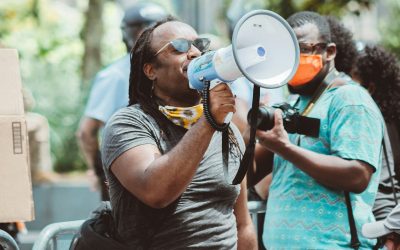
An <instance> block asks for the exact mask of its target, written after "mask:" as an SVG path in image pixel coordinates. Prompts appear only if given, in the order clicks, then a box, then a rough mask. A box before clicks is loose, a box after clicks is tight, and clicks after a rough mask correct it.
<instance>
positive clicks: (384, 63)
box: [326, 16, 400, 243]
mask: <svg viewBox="0 0 400 250" xmlns="http://www.w3.org/2000/svg"><path fill="white" fill-rule="evenodd" d="M326 18H327V20H328V23H329V26H330V28H331V33H332V41H333V42H334V43H335V44H336V50H337V55H336V57H335V66H336V68H337V69H340V70H341V71H343V72H345V73H346V74H352V76H353V79H354V80H356V81H358V82H359V83H360V84H361V85H362V86H364V87H366V88H367V89H368V90H369V92H370V94H371V95H372V98H373V99H374V101H375V102H377V103H378V106H379V108H380V110H381V112H382V114H383V117H384V119H385V123H386V129H387V131H386V132H385V149H386V155H387V156H385V154H382V170H381V177H380V182H379V187H378V192H377V195H376V198H375V202H374V207H373V213H374V216H375V219H376V220H384V219H385V218H386V217H387V216H388V214H389V213H390V211H391V210H392V209H393V208H394V207H395V206H396V204H397V202H396V200H397V201H398V198H400V186H399V182H398V174H397V172H398V167H395V166H398V165H399V160H400V151H399V150H400V149H399V143H400V141H399V137H398V132H397V131H398V128H399V125H400V123H399V122H398V119H397V117H399V115H397V114H396V112H397V108H396V107H398V106H399V105H385V104H383V103H386V102H391V103H396V102H397V100H398V99H399V97H400V92H399V87H400V70H399V65H398V61H397V60H396V57H395V56H394V55H393V54H391V53H389V52H388V51H386V50H384V49H383V48H382V47H379V46H367V47H366V49H362V50H360V51H357V47H356V43H355V41H354V40H353V35H352V33H351V31H350V30H348V29H347V28H346V27H345V26H344V25H343V24H342V23H341V22H340V21H339V20H337V19H336V18H334V17H331V16H328V17H326ZM375 82H376V83H379V84H378V85H377V86H378V88H376V86H375V85H376V84H375ZM370 85H374V87H370ZM388 86H390V87H388ZM378 93H379V94H378ZM389 113H391V115H390V114H389ZM396 128H397V129H396ZM388 133H389V134H388ZM394 156H396V161H395V160H394ZM386 157H387V159H386ZM388 164H389V166H388ZM395 197H396V199H395ZM384 241H385V239H384V238H382V239H381V242H384ZM378 243H380V242H378Z"/></svg>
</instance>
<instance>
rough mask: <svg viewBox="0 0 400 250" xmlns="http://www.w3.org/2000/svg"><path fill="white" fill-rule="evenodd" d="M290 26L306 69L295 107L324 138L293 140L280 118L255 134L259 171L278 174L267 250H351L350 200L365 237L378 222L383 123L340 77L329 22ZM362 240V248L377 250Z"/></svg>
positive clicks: (312, 18) (308, 16) (292, 21)
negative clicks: (375, 214)
mask: <svg viewBox="0 0 400 250" xmlns="http://www.w3.org/2000/svg"><path fill="white" fill-rule="evenodd" d="M287 21H288V23H289V25H291V27H292V28H293V29H294V31H295V34H296V36H297V39H298V41H299V45H300V65H299V68H298V70H297V72H296V74H295V76H294V77H293V79H292V80H290V81H289V90H290V92H291V93H293V94H297V95H299V98H298V99H297V100H296V99H294V101H293V102H292V103H291V105H293V106H294V107H295V108H297V109H299V111H300V112H301V114H302V115H306V116H309V117H313V118H318V119H320V122H321V125H320V130H319V136H318V138H314V137H308V136H304V135H299V134H289V135H288V133H287V132H286V131H285V129H284V126H283V121H282V115H281V112H280V110H276V111H275V120H274V124H275V125H274V127H273V128H272V129H271V130H269V131H260V130H258V131H257V138H258V144H257V145H256V152H255V156H256V159H255V160H256V163H257V169H258V168H264V169H270V170H272V171H273V175H272V183H271V186H270V189H269V196H268V204H267V210H266V218H265V225H264V235H263V241H264V244H265V246H266V248H267V249H287V248H298V249H349V248H350V229H349V228H350V226H349V220H348V216H347V206H346V202H345V195H344V192H349V193H350V201H351V204H352V211H353V214H354V217H355V224H356V227H357V228H358V231H359V230H360V229H361V225H362V224H364V223H367V222H371V221H374V217H373V214H372V206H373V200H374V197H375V194H376V192H377V188H378V182H379V175H380V169H381V148H382V146H381V144H382V138H383V130H384V128H383V127H384V125H383V119H382V116H381V114H380V112H379V109H378V107H377V106H376V105H375V103H374V102H373V100H372V98H371V97H370V96H369V94H368V92H367V91H365V90H364V89H363V88H362V87H361V86H359V85H358V84H357V83H355V82H354V81H352V79H351V78H350V77H348V76H346V75H345V74H343V73H339V72H338V71H337V70H336V69H335V62H334V60H335V55H336V46H335V44H334V43H333V42H332V39H331V32H330V28H329V24H328V22H327V21H326V19H325V18H324V17H322V16H321V15H319V14H317V13H315V12H309V11H304V12H298V13H296V14H294V15H292V16H290V17H289V18H288V19H287ZM310 69H312V70H310ZM316 93H320V94H316ZM272 167H273V169H272ZM261 177H262V176H261ZM332 239H334V240H332ZM359 239H360V242H361V248H365V249H370V248H372V246H373V245H374V244H375V242H374V241H372V240H368V239H367V238H364V237H361V235H359ZM288 246H289V247H288Z"/></svg>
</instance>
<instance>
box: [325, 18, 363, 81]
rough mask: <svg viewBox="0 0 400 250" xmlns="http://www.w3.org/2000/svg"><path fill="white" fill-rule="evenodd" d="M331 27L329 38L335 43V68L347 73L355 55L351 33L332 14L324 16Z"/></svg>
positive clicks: (355, 49) (349, 71) (350, 68)
mask: <svg viewBox="0 0 400 250" xmlns="http://www.w3.org/2000/svg"><path fill="white" fill-rule="evenodd" d="M325 18H326V20H327V21H328V23H329V28H330V29H331V40H332V42H333V43H335V44H336V57H335V68H336V69H337V70H338V71H341V72H344V73H346V74H348V75H350V74H351V70H352V68H353V65H354V63H355V60H356V57H357V54H358V53H357V48H356V45H355V43H354V40H353V33H352V32H351V31H350V30H349V29H347V28H346V27H345V26H344V25H343V24H342V23H341V22H340V21H339V20H338V19H336V18H335V17H333V16H325Z"/></svg>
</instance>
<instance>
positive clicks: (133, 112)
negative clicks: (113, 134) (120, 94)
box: [110, 104, 148, 120]
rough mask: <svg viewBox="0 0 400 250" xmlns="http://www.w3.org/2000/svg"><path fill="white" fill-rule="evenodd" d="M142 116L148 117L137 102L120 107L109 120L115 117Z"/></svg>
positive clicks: (136, 117)
mask: <svg viewBox="0 0 400 250" xmlns="http://www.w3.org/2000/svg"><path fill="white" fill-rule="evenodd" d="M143 117H148V115H147V114H146V113H145V112H144V111H143V109H142V108H141V107H140V105H139V104H134V105H130V106H127V107H123V108H120V109H119V110H118V111H116V112H115V113H114V114H113V115H112V117H111V118H110V120H116V119H126V118H128V119H129V118H135V119H139V120H140V119H142V118H143Z"/></svg>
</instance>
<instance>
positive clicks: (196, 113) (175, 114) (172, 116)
mask: <svg viewBox="0 0 400 250" xmlns="http://www.w3.org/2000/svg"><path fill="white" fill-rule="evenodd" d="M158 109H159V110H160V112H161V113H163V114H164V115H165V116H166V117H167V118H168V119H169V120H170V121H172V122H173V123H175V124H176V125H178V126H181V127H184V128H186V129H189V128H190V127H191V126H193V125H194V124H195V123H196V122H197V121H198V120H199V119H200V117H201V116H202V115H203V104H201V103H200V104H198V105H196V106H193V107H172V106H158Z"/></svg>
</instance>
